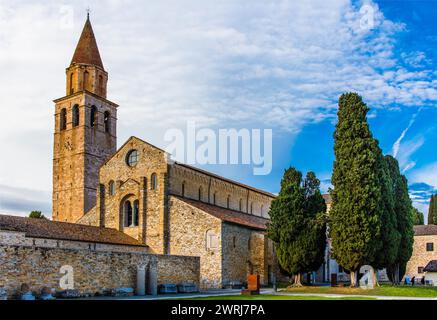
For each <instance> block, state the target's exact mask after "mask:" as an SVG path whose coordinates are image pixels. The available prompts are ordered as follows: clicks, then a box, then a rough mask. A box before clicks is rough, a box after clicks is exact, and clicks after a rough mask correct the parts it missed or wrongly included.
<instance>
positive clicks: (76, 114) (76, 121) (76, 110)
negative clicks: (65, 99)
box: [72, 104, 80, 127]
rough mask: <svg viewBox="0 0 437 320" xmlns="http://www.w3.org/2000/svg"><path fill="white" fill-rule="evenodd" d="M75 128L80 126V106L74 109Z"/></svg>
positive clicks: (75, 106)
mask: <svg viewBox="0 0 437 320" xmlns="http://www.w3.org/2000/svg"><path fill="white" fill-rule="evenodd" d="M72 113H73V127H77V126H78V125H79V120H80V118H79V106H78V105H77V104H75V105H74V107H73V112H72Z"/></svg>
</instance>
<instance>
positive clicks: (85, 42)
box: [71, 15, 104, 69]
mask: <svg viewBox="0 0 437 320" xmlns="http://www.w3.org/2000/svg"><path fill="white" fill-rule="evenodd" d="M73 63H83V64H91V65H95V66H98V67H100V68H102V69H104V68H103V63H102V59H101V58H100V53H99V48H98V47H97V41H96V38H95V36H94V32H93V27H92V26H91V21H90V18H89V15H88V17H87V19H86V22H85V26H84V27H83V30H82V34H81V36H80V39H79V42H78V43H77V46H76V51H75V52H74V55H73V59H71V64H73Z"/></svg>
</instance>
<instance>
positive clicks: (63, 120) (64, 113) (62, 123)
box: [60, 108, 67, 130]
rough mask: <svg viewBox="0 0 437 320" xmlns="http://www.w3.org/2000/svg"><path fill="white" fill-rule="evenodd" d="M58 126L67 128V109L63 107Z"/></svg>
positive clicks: (62, 128)
mask: <svg viewBox="0 0 437 320" xmlns="http://www.w3.org/2000/svg"><path fill="white" fill-rule="evenodd" d="M60 128H61V130H65V129H67V110H66V109H65V108H64V109H62V110H61V119H60Z"/></svg>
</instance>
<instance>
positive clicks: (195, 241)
mask: <svg viewBox="0 0 437 320" xmlns="http://www.w3.org/2000/svg"><path fill="white" fill-rule="evenodd" d="M169 203H170V219H169V220H170V221H169V224H170V233H169V237H170V254H172V255H173V254H177V255H184V256H197V257H200V285H201V288H204V289H207V288H221V286H222V278H221V272H222V271H221V268H222V261H221V257H222V256H221V248H222V246H221V243H222V241H221V220H219V219H217V218H215V217H213V216H211V215H209V214H207V213H205V212H203V211H202V210H199V209H197V208H194V207H192V206H190V205H189V204H187V203H185V202H183V201H182V200H180V199H178V198H176V197H173V196H170V202H169ZM208 231H209V232H210V233H213V234H214V235H215V236H216V237H217V238H216V240H217V242H216V244H217V246H216V247H214V248H207V232H208Z"/></svg>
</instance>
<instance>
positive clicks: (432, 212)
mask: <svg viewBox="0 0 437 320" xmlns="http://www.w3.org/2000/svg"><path fill="white" fill-rule="evenodd" d="M428 224H437V194H434V195H432V196H431V201H430V203H429V209H428Z"/></svg>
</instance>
